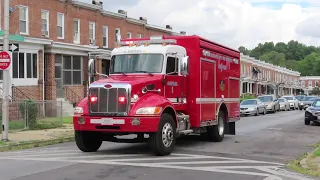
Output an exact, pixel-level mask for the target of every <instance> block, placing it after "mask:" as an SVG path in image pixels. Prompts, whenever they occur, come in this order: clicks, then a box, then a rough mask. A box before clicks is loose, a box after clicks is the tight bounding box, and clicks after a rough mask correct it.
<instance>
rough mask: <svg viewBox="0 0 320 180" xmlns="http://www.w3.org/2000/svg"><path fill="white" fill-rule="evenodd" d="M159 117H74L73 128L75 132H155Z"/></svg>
mask: <svg viewBox="0 0 320 180" xmlns="http://www.w3.org/2000/svg"><path fill="white" fill-rule="evenodd" d="M159 122H160V116H153V117H95V116H74V117H73V127H74V129H75V130H77V131H99V132H119V133H136V132H145V133H148V132H157V131H158V125H159Z"/></svg>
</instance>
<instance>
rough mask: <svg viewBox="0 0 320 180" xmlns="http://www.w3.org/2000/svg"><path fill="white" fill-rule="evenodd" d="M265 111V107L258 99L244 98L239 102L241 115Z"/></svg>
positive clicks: (263, 112)
mask: <svg viewBox="0 0 320 180" xmlns="http://www.w3.org/2000/svg"><path fill="white" fill-rule="evenodd" d="M266 113H267V110H266V107H265V105H264V103H263V102H261V101H260V100H259V99H245V100H243V101H242V102H241V103H240V114H241V115H245V116H247V115H256V116H258V115H259V114H263V115H265V114H266Z"/></svg>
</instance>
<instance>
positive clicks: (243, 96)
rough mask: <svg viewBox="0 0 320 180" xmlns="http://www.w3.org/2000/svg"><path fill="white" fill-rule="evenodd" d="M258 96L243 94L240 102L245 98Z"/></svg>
mask: <svg viewBox="0 0 320 180" xmlns="http://www.w3.org/2000/svg"><path fill="white" fill-rule="evenodd" d="M255 98H256V97H255V96H254V95H251V94H243V95H242V96H241V98H240V102H242V101H243V100H245V99H255Z"/></svg>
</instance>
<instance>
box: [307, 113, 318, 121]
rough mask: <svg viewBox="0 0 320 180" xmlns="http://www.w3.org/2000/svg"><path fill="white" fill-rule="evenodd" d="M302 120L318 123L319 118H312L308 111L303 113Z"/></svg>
mask: <svg viewBox="0 0 320 180" xmlns="http://www.w3.org/2000/svg"><path fill="white" fill-rule="evenodd" d="M304 118H305V119H307V120H310V121H313V122H320V116H314V115H313V114H312V113H310V112H308V111H306V112H305V115H304Z"/></svg>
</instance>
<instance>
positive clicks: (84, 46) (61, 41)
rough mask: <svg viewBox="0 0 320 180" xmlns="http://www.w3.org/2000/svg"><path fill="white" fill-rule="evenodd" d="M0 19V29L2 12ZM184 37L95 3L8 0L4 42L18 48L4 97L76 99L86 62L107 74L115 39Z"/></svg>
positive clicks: (82, 91)
mask: <svg viewBox="0 0 320 180" xmlns="http://www.w3.org/2000/svg"><path fill="white" fill-rule="evenodd" d="M1 6H2V7H1V9H3V4H1ZM1 17H2V18H1V21H0V28H1V30H2V29H3V25H2V23H1V22H3V11H2V12H1ZM1 33H2V34H3V32H2V31H1ZM184 33H185V32H179V33H175V32H174V31H173V30H172V27H171V26H170V25H166V27H158V26H155V25H150V24H148V23H147V19H146V18H144V17H140V18H139V19H133V18H130V17H128V16H127V13H126V12H125V11H124V10H119V11H118V12H116V13H115V12H110V11H106V10H104V9H103V4H102V2H98V1H93V2H92V4H88V3H83V2H80V1H75V0H72V1H71V0H41V1H39V0H11V1H10V36H11V37H10V43H17V44H19V50H18V51H14V52H12V66H11V68H10V74H11V76H12V80H11V84H12V85H13V88H12V89H11V91H10V95H11V96H12V98H15V99H26V98H29V99H34V100H56V99H58V98H65V99H67V100H69V101H78V100H79V99H81V98H82V97H83V96H84V95H85V93H86V87H87V84H88V73H87V72H88V60H89V58H92V57H93V58H95V59H96V60H97V61H96V65H95V66H96V68H97V70H98V71H99V72H102V73H107V69H108V68H109V64H108V63H109V60H110V51H111V50H112V48H114V47H115V45H116V37H117V36H121V38H131V37H148V36H152V35H181V34H184ZM0 41H1V42H3V36H0ZM2 73H3V72H2V71H0V80H1V81H2V78H3V77H2V76H3V75H2ZM0 83H1V82H0ZM1 87H2V83H1Z"/></svg>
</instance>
